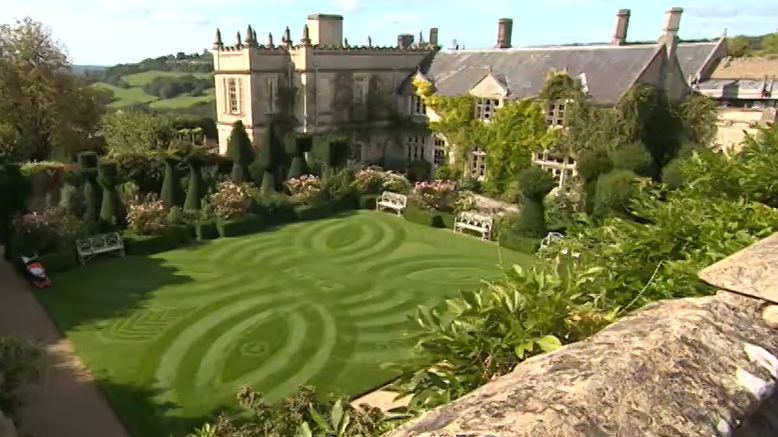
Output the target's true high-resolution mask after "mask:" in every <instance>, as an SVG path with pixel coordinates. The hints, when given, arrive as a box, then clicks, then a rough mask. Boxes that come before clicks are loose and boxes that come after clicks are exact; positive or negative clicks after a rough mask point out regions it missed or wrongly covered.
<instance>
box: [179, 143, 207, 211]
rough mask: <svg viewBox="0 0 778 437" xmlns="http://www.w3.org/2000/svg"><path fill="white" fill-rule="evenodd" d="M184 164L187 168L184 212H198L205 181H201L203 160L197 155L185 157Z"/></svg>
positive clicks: (203, 193) (203, 194)
mask: <svg viewBox="0 0 778 437" xmlns="http://www.w3.org/2000/svg"><path fill="white" fill-rule="evenodd" d="M186 163H187V165H188V166H189V186H188V187H187V190H186V201H185V202H184V210H186V211H198V210H200V206H201V202H202V199H203V196H205V180H204V179H203V172H202V166H203V160H202V158H201V157H200V156H199V155H196V154H191V155H189V156H187V158H186Z"/></svg>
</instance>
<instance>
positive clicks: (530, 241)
mask: <svg viewBox="0 0 778 437" xmlns="http://www.w3.org/2000/svg"><path fill="white" fill-rule="evenodd" d="M497 241H498V242H499V243H500V246H502V247H504V248H506V249H511V250H515V251H516V252H522V253H526V254H529V255H533V254H534V253H535V252H537V251H538V249H540V239H537V238H528V237H522V236H521V235H519V234H518V233H516V232H515V231H511V230H508V229H506V230H503V231H501V232H500V233H499V235H498V236H497Z"/></svg>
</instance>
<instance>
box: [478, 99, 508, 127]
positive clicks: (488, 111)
mask: <svg viewBox="0 0 778 437" xmlns="http://www.w3.org/2000/svg"><path fill="white" fill-rule="evenodd" d="M501 107H502V101H501V100H500V99H489V98H485V97H478V98H477V99H476V101H475V117H476V118H477V119H479V120H481V121H490V120H491V119H492V117H494V113H495V112H496V111H497V110H498V109H500V108H501Z"/></svg>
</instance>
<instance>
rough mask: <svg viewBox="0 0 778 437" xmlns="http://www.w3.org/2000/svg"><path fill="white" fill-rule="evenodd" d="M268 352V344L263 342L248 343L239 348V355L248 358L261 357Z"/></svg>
mask: <svg viewBox="0 0 778 437" xmlns="http://www.w3.org/2000/svg"><path fill="white" fill-rule="evenodd" d="M267 352H268V344H267V342H264V341H250V342H248V343H243V344H242V345H241V346H240V353H242V354H243V355H246V356H248V357H261V356H262V355H265V354H266V353H267Z"/></svg>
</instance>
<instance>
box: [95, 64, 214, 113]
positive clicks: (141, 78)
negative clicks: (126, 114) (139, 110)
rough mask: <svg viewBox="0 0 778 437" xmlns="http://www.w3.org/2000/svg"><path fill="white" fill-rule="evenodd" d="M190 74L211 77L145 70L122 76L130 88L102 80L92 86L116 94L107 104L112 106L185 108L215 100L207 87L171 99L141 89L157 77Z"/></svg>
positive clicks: (210, 75)
mask: <svg viewBox="0 0 778 437" xmlns="http://www.w3.org/2000/svg"><path fill="white" fill-rule="evenodd" d="M188 74H191V75H192V76H195V77H201V78H209V77H212V74H211V73H188V72H182V71H145V72H143V73H136V74H128V75H126V76H122V79H124V80H125V81H126V82H127V83H128V84H130V86H131V88H126V89H125V88H119V87H117V86H114V85H110V84H107V83H103V82H98V83H96V84H94V85H93V86H95V87H99V88H103V89H108V90H111V91H113V93H114V95H115V96H116V101H114V102H112V103H111V104H110V105H109V106H111V107H113V108H122V107H125V106H129V105H135V104H138V103H143V104H148V105H149V106H150V107H152V108H157V109H175V108H187V107H189V106H192V105H194V104H196V103H201V102H213V101H215V100H216V98H215V95H214V90H213V89H209V90H207V91H206V93H205V94H204V95H202V96H197V97H195V96H190V95H181V96H178V97H175V98H172V99H160V98H159V97H156V96H152V95H150V94H146V93H145V92H144V91H143V86H144V85H146V84H148V83H150V82H151V81H153V80H154V79H155V78H157V77H176V76H185V75H188Z"/></svg>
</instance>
